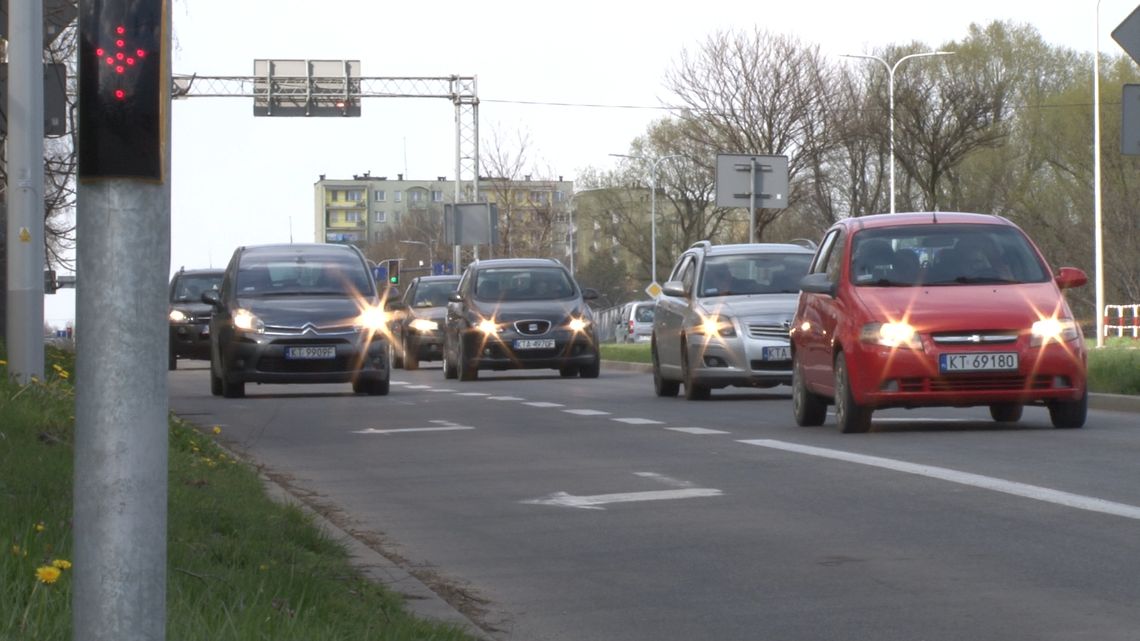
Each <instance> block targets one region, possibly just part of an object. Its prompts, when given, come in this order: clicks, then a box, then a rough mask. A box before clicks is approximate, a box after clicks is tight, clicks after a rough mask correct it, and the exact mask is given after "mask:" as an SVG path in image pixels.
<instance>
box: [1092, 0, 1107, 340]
mask: <svg viewBox="0 0 1140 641" xmlns="http://www.w3.org/2000/svg"><path fill="white" fill-rule="evenodd" d="M1095 42H1096V48H1095V49H1093V264H1094V269H1095V270H1096V274H1095V281H1094V282H1093V285H1094V287H1095V294H1094V303H1093V304H1094V305H1096V309H1095V310H1094V313H1095V314H1096V346H1097V347H1104V252H1103V249H1104V244H1103V243H1104V241H1103V237H1102V235H1101V193H1100V0H1096V40H1095Z"/></svg>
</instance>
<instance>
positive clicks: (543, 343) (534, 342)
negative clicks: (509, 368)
mask: <svg viewBox="0 0 1140 641" xmlns="http://www.w3.org/2000/svg"><path fill="white" fill-rule="evenodd" d="M515 349H554V339H553V338H520V339H518V340H516V341H515Z"/></svg>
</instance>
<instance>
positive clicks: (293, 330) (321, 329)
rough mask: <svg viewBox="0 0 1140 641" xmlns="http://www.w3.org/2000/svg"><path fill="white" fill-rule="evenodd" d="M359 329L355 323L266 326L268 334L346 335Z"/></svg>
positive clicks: (352, 333)
mask: <svg viewBox="0 0 1140 641" xmlns="http://www.w3.org/2000/svg"><path fill="white" fill-rule="evenodd" d="M357 331H358V330H357V329H356V326H354V325H314V324H312V323H306V324H304V325H302V326H301V327H293V326H290V325H266V326H265V333H266V334H275V335H279V336H314V337H317V336H345V335H355V334H356V333H357Z"/></svg>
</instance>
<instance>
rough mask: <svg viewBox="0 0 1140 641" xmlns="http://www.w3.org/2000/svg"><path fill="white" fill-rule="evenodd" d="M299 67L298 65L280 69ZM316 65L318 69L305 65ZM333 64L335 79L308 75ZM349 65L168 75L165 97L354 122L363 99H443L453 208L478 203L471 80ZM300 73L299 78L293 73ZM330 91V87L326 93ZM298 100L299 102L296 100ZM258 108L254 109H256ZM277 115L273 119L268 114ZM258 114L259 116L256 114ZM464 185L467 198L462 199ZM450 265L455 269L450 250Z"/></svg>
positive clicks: (265, 65)
mask: <svg viewBox="0 0 1140 641" xmlns="http://www.w3.org/2000/svg"><path fill="white" fill-rule="evenodd" d="M284 62H294V63H296V62H300V63H303V64H300V65H298V64H291V65H290V64H280V63H284ZM314 62H319V63H323V64H322V65H313V64H310V63H314ZM329 63H334V64H333V65H332V67H333V68H336V67H337V65H336V64H335V63H339V64H340V67H339V71H338V73H337V75H335V76H334V75H331V74H330V75H327V76H322V75H314V74H313V70H314V69H318V70H319V69H327V68H329ZM359 68H360V66H359V62H355V61H328V60H324V61H255V69H260V70H262V71H263V72H264V75H256V74H255V75H252V76H199V75H184V74H174V76H173V85H174V86H173V88H172V91H171V97H172V98H174V99H175V100H178V99H183V98H253V99H254V113H255V115H270V116H272V115H281V116H309V117H319V116H330V115H332V116H358V115H360V107H359V105H360V101H361V100H362V99H364V98H443V99H446V100H450V101H451V103H452V104H453V105H454V106H455V202H456V203H461V202H465V201H466V202H478V200H479V96H478V92H477V83H476V79H475V76H458V75H454V76H381V77H372V78H369V77H361V76H359ZM298 70H300V71H301V72H303V73H298ZM330 87H336V88H337V89H336V90H334V91H330V89H329V88H330ZM301 97H304V99H303V100H301V99H300V98H301ZM259 105H260V106H259ZM275 111H276V112H277V113H276V114H275V113H274V112H275ZM262 112H264V113H262ZM464 180H467V181H470V183H471V185H472V193H470V194H467V198H466V199H464V198H463V195H464V194H463V193H462V189H463V188H462V185H463V182H464ZM455 253H456V257H455V258H456V260H455V264H456V265H458V264H459V260H458V254H459V247H458V245H457V246H456V250H455Z"/></svg>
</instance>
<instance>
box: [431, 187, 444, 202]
mask: <svg viewBox="0 0 1140 641" xmlns="http://www.w3.org/2000/svg"><path fill="white" fill-rule="evenodd" d="M431 201H432V202H433V203H441V202H443V191H441V190H439V189H433V190H432V191H431Z"/></svg>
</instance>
